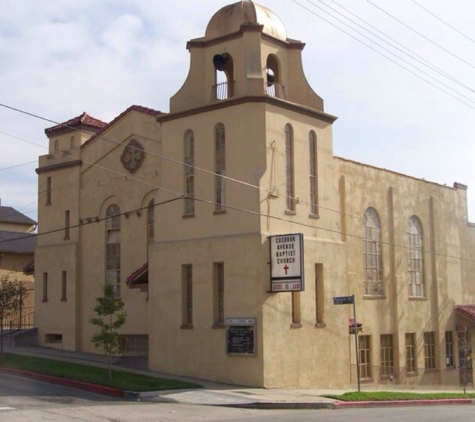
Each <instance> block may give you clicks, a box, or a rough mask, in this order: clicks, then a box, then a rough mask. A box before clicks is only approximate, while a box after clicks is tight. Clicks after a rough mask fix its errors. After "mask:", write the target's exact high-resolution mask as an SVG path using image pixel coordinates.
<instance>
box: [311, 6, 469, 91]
mask: <svg viewBox="0 0 475 422" xmlns="http://www.w3.org/2000/svg"><path fill="white" fill-rule="evenodd" d="M307 1H308V2H309V3H312V2H311V1H309V0H307ZM318 1H319V2H320V3H322V4H324V5H325V6H326V7H328V8H330V9H331V10H333V11H335V12H336V13H338V14H339V15H341V16H343V17H344V18H345V19H348V20H349V21H350V22H352V23H354V24H355V25H358V26H359V27H360V28H362V29H363V30H365V31H367V32H369V33H370V34H372V35H373V36H375V37H377V38H378V39H380V40H381V41H383V42H385V43H387V44H389V45H390V46H391V47H393V48H395V49H397V50H398V51H401V52H402V53H404V54H406V55H407V56H409V57H410V58H411V59H413V60H415V61H417V62H419V63H421V64H422V65H424V66H426V67H427V68H429V69H431V70H432V71H435V72H437V73H438V74H439V75H441V76H444V77H446V78H448V79H450V80H451V81H452V82H454V83H456V84H458V85H460V86H461V87H463V88H466V89H468V90H469V91H471V92H473V93H475V89H473V88H471V87H469V86H467V85H466V84H464V83H463V82H461V81H460V80H458V79H456V78H454V77H453V76H451V75H450V74H448V73H447V72H445V71H443V70H442V69H441V68H439V67H437V66H435V65H434V64H433V63H431V62H429V61H428V60H426V59H424V57H422V56H421V55H419V54H417V53H416V52H414V51H412V50H411V49H409V48H407V47H406V46H405V45H403V44H401V43H400V42H399V41H397V40H396V39H394V38H392V37H390V36H389V35H387V34H386V33H384V32H382V31H381V30H379V29H378V28H376V27H375V26H374V25H372V24H371V23H369V22H368V21H366V20H365V19H363V18H361V17H360V16H358V15H356V14H354V13H353V12H351V10H348V9H347V8H345V7H344V6H342V5H341V4H340V3H338V2H336V1H335V0H330V1H331V2H332V3H334V4H336V5H337V6H338V7H340V8H341V9H343V10H344V11H345V12H347V13H349V14H350V15H351V16H354V17H355V18H357V19H359V20H360V21H362V22H364V23H365V24H366V25H368V26H369V27H370V28H372V29H374V30H375V31H377V32H378V33H380V34H381V35H383V36H384V37H386V38H388V39H389V40H391V41H392V42H393V43H395V44H397V45H398V46H400V47H401V48H402V49H404V50H406V51H404V50H401V48H398V47H397V46H394V45H393V44H391V43H390V42H388V41H386V40H385V39H383V38H381V37H380V36H378V35H377V34H375V33H374V32H372V31H370V30H368V29H367V28H365V27H364V26H362V25H360V24H358V23H357V22H355V21H353V20H352V19H349V18H348V17H347V16H345V15H344V14H342V13H340V12H338V11H337V10H336V9H334V8H332V7H330V6H328V5H327V4H326V3H324V2H323V1H322V0H318ZM312 4H313V3H312ZM327 13H328V12H327ZM407 52H409V53H410V54H409V53H407Z"/></svg>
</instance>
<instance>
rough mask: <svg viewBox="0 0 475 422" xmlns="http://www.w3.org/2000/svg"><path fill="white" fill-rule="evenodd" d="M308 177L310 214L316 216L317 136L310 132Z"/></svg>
mask: <svg viewBox="0 0 475 422" xmlns="http://www.w3.org/2000/svg"><path fill="white" fill-rule="evenodd" d="M308 145H309V154H308V156H309V159H310V162H309V177H310V214H311V215H318V174H317V135H315V132H314V131H313V130H312V131H310V132H309V134H308Z"/></svg>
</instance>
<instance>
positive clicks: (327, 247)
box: [36, 28, 475, 388]
mask: <svg viewBox="0 0 475 422" xmlns="http://www.w3.org/2000/svg"><path fill="white" fill-rule="evenodd" d="M189 48H190V55H191V67H190V74H189V75H188V78H187V80H186V81H185V83H184V85H183V87H182V88H181V89H180V90H179V91H178V92H177V94H176V95H175V96H173V97H172V99H171V101H170V108H171V114H169V115H158V117H157V118H155V116H153V115H151V114H149V113H147V112H140V111H137V110H131V111H129V112H127V113H125V114H124V115H122V116H121V117H120V118H118V119H116V120H115V121H114V123H113V124H111V125H110V126H109V127H108V128H107V129H106V130H105V131H103V132H102V133H101V135H100V137H98V138H96V139H94V140H93V141H92V142H89V143H87V144H84V137H81V143H82V144H83V147H82V148H81V149H80V150H78V151H77V154H80V155H77V156H74V157H68V156H66V155H61V154H50V155H48V156H43V157H40V171H39V221H40V233H46V232H50V231H54V230H57V229H58V227H59V228H61V225H62V224H64V211H65V210H70V213H71V214H70V215H71V225H75V224H79V227H78V228H74V229H73V228H71V234H70V238H69V239H64V232H63V231H55V232H53V233H51V234H48V235H45V236H40V237H39V240H38V250H37V258H36V276H37V278H38V279H41V275H42V274H43V273H44V272H48V277H49V290H50V291H49V292H48V302H43V301H42V300H41V298H39V297H38V296H40V295H37V306H38V312H39V314H40V319H39V333H40V336H39V338H40V342H41V343H42V344H44V339H45V335H46V334H62V335H63V342H62V344H61V345H60V347H65V348H71V349H76V350H84V351H90V352H93V351H96V350H95V348H94V346H93V345H92V344H91V342H90V338H91V336H92V334H93V332H94V330H93V328H92V327H91V325H90V324H89V322H88V320H89V318H90V316H91V313H92V307H93V306H94V303H95V298H96V297H97V296H99V295H100V294H101V289H102V286H103V284H104V281H105V268H106V263H105V242H106V238H105V236H106V229H105V224H106V223H105V221H104V217H105V212H106V209H107V207H108V206H109V205H111V204H116V205H118V206H119V207H120V210H121V212H123V213H125V214H124V215H122V216H121V217H120V221H121V297H122V299H123V300H124V302H125V304H126V311H127V324H126V325H125V327H124V328H123V330H122V332H123V333H124V334H142V335H148V337H149V364H150V367H151V368H152V369H154V370H159V371H163V372H168V373H171V374H179V375H187V376H193V377H197V378H205V379H212V380H217V381H222V382H228V383H235V384H241V385H252V386H261V387H308V388H310V387H321V388H331V387H347V386H349V385H350V384H351V383H353V384H354V383H355V378H354V372H355V356H354V343H353V340H354V337H353V336H350V335H349V333H348V319H349V318H351V317H352V316H353V314H352V307H351V306H335V305H334V304H333V297H335V296H346V295H352V294H354V295H355V297H356V309H357V320H358V321H359V322H362V323H363V334H364V335H369V336H371V364H372V365H373V379H371V380H368V382H380V381H381V382H385V380H382V379H380V378H379V365H380V336H381V335H382V334H393V335H394V355H395V366H397V367H398V368H399V369H398V372H397V374H396V376H397V377H396V382H408V383H422V382H433V380H434V377H435V378H436V382H437V383H449V382H452V383H454V382H456V380H457V373H456V372H455V371H445V369H446V367H445V363H444V362H445V348H444V335H445V332H446V331H453V332H454V333H455V331H456V328H457V324H459V323H460V320H459V319H457V318H456V317H455V314H454V306H455V305H457V304H473V303H475V302H474V301H475V287H474V285H473V283H471V282H470V280H471V279H472V278H473V276H474V275H475V265H474V264H473V262H472V259H471V254H472V252H473V250H474V247H475V230H474V227H473V226H468V225H467V209H466V191H465V189H464V188H463V187H462V186H459V185H457V187H456V188H451V187H446V186H441V185H437V184H434V183H429V182H426V181H424V180H420V179H415V178H412V177H408V176H405V175H401V174H397V173H394V172H390V171H387V170H383V169H378V168H375V167H371V166H368V165H364V164H360V163H355V162H351V161H348V160H344V159H340V158H334V157H333V145H332V142H333V141H332V123H333V122H334V120H335V118H334V117H333V116H330V115H327V114H325V113H323V111H322V110H323V101H322V99H321V98H320V97H318V96H317V95H316V94H315V93H314V92H313V91H312V90H311V89H310V88H309V87H308V83H307V81H306V79H305V76H304V73H303V69H302V61H301V49H302V48H303V45H301V44H299V43H296V42H293V41H288V42H283V41H282V40H279V41H278V40H272V39H271V38H269V37H267V36H266V37H263V36H262V34H261V33H260V30H256V28H254V29H252V30H251V29H249V28H247V29H243V31H242V32H241V33H236V34H234V35H232V36H228V37H223V38H222V39H216V40H211V41H210V40H203V39H201V40H192V41H191V42H190V44H189ZM223 52H227V53H229V54H231V55H232V58H233V63H234V70H233V78H234V83H235V84H234V96H230V97H229V98H227V99H224V100H220V101H216V100H215V99H214V98H213V96H212V86H213V85H214V84H215V82H216V80H215V77H216V74H215V69H214V67H213V64H212V58H213V56H214V55H215V54H220V53H223ZM270 54H272V55H274V56H275V57H276V60H277V62H278V63H279V66H280V69H279V70H280V73H279V76H280V78H281V79H280V83H282V84H283V85H284V86H285V88H286V91H285V92H286V97H285V98H283V99H278V98H270V97H268V96H267V95H266V94H265V89H264V82H265V78H266V76H265V74H266V69H265V68H266V61H267V57H268V56H269V55H270ZM218 123H221V124H223V125H224V127H225V131H226V176H227V179H226V181H225V184H226V199H225V205H226V210H225V212H215V204H214V201H215V178H216V176H215V175H214V174H213V173H214V171H215V155H214V154H215V144H214V143H215V128H216V125H217V124H218ZM286 124H290V125H291V126H292V128H293V134H294V138H293V139H294V154H293V158H294V175H293V179H294V185H295V197H296V206H295V211H292V212H288V210H286V198H285V195H286V171H285V169H286V152H285V126H286ZM187 130H192V131H193V134H194V145H195V149H194V151H195V156H194V165H195V168H194V176H195V185H194V190H195V196H196V200H195V213H194V215H186V216H184V212H185V210H184V200H183V193H184V166H183V161H184V135H185V132H186V131H187ZM310 131H313V132H315V134H316V138H317V154H316V155H317V173H318V174H317V183H318V213H317V214H312V215H311V213H310V203H309V202H310V181H309V138H308V137H309V132H310ZM70 136H71V134H68V133H64V134H62V135H61V136H60V138H59V140H60V142H61V143H62V144H65V145H66V146H67V142H69V141H70ZM81 136H82V135H81ZM55 139H56V136H51V138H50V143H51V144H52V145H54V144H53V142H54V140H55ZM131 139H136V140H138V141H139V142H140V143H141V144H142V145H143V146H144V149H145V151H146V152H147V154H146V158H145V161H144V163H143V165H142V166H141V167H140V169H139V170H138V171H137V172H135V173H130V172H129V171H128V170H126V169H125V168H124V167H123V166H122V163H121V161H120V156H121V154H122V152H123V150H124V148H125V147H126V145H127V144H128V142H129V141H130V140H131ZM50 148H51V145H50ZM61 148H63V146H60V149H61ZM74 158H80V160H81V161H80V162H78V163H76V164H75V165H72V166H67V163H68V162H69V163H71V160H73V159H74ZM55 165H61V166H60V167H58V166H56V167H54V166H55ZM51 166H52V167H51ZM41 169H42V170H41ZM47 177H52V178H53V179H52V180H53V203H52V205H46V204H45V201H44V192H45V189H46V180H47ZM151 199H154V201H155V205H156V207H155V237H154V239H153V241H152V242H150V243H148V241H147V211H146V209H143V208H144V207H146V206H147V204H148V203H149V201H150V200H151ZM368 207H373V208H374V209H375V210H376V211H377V213H378V215H379V218H380V222H381V233H382V259H383V287H384V289H383V290H384V291H383V295H381V296H371V297H370V296H365V295H364V294H363V291H364V290H363V262H362V260H363V249H362V237H361V235H362V231H361V227H362V219H363V214H364V211H365V210H366V209H367V208H368ZM412 215H417V216H418V217H419V218H420V220H421V222H422V226H423V233H424V278H425V292H426V294H425V296H424V297H422V298H417V299H414V298H409V294H408V270H407V268H408V262H407V260H408V257H407V221H408V219H409V218H410V217H411V216H412ZM289 233H302V234H303V236H304V257H303V258H304V278H305V289H304V291H302V292H300V293H290V292H285V293H269V289H270V268H269V261H270V257H269V240H268V237H269V236H272V235H277V234H289ZM146 262H148V265H149V271H148V280H149V283H148V290H149V291H148V296H147V293H146V292H142V291H140V289H129V288H128V287H127V286H126V284H125V280H126V278H127V277H128V276H129V275H130V274H131V273H133V272H134V270H136V269H137V268H139V267H141V266H142V265H143V264H144V263H146ZM218 262H220V263H221V262H222V263H223V264H224V279H225V283H224V310H225V317H226V318H229V317H234V318H255V320H256V348H255V350H256V353H255V355H254V356H246V357H243V356H229V355H227V354H226V343H225V341H226V331H225V327H222V326H220V327H216V326H213V323H214V319H213V315H214V314H213V306H214V299H213V289H214V287H213V264H214V263H218ZM190 264H191V265H192V266H193V325H192V327H190V326H186V327H182V322H183V320H182V313H183V307H184V306H185V305H184V300H183V287H182V266H183V265H190ZM317 266H318V274H317V270H316V268H317ZM61 271H68V283H69V281H70V278H69V273H70V272H71V299H70V293H69V292H70V291H69V284H68V304H66V303H61V302H60V301H58V292H59V290H58V286H59V282H58V280H59V279H58V277H60V275H61ZM317 279H318V280H317ZM317 283H323V288H322V287H319V289H317V288H316V284H317ZM319 286H320V284H319ZM320 290H321V291H320ZM38 291H39V292H41V288H39V290H38ZM320 294H323V298H321V297H320ZM292 298H294V301H293V302H292ZM70 300H71V302H70ZM70 303H71V305H69V304H70ZM292 303H293V305H292ZM317 303H318V307H319V309H320V310H321V307H322V306H323V309H324V312H323V321H317V315H316V314H317V311H316V309H317ZM293 315H294V317H293ZM58 316H60V317H58ZM63 316H64V318H63ZM295 319H297V320H298V321H296V320H295ZM71 325H72V326H73V327H71ZM426 331H433V332H435V333H436V341H437V346H436V362H437V368H438V371H435V372H432V373H427V372H426V371H424V370H422V368H423V366H424V350H423V341H422V338H423V333H424V332H426ZM408 332H411V333H412V332H413V333H416V338H417V353H418V355H417V360H418V366H419V367H420V368H421V370H420V371H419V372H418V375H417V376H415V377H412V378H411V379H407V378H405V375H404V372H403V368H404V365H405V348H404V341H405V333H408ZM454 338H456V337H454ZM57 346H58V347H59V345H57ZM456 350H457V349H456V348H455V355H456V354H457V352H456ZM456 359H457V358H456ZM434 374H435V375H434Z"/></svg>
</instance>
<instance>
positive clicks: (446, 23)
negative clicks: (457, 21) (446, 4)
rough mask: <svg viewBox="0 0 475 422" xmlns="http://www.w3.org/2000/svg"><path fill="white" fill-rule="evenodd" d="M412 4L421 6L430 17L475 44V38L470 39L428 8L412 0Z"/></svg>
mask: <svg viewBox="0 0 475 422" xmlns="http://www.w3.org/2000/svg"><path fill="white" fill-rule="evenodd" d="M412 2H413V3H414V4H415V5H417V6H419V7H420V8H421V9H423V10H425V11H426V12H427V13H429V15H432V16H433V17H434V18H436V19H438V20H439V21H441V22H442V23H443V24H445V25H447V26H448V27H449V28H451V29H453V30H454V31H455V32H458V33H459V34H460V35H462V36H463V37H465V38H466V39H467V40H469V41H471V42H473V43H474V44H475V40H474V39H473V38H470V37H469V36H468V35H466V34H464V33H463V32H462V31H459V30H458V29H457V28H456V27H455V26H453V25H451V24H450V23H448V22H446V21H444V20H443V19H442V18H441V17H440V16H437V15H436V14H435V13H433V12H431V11H430V10H429V9H427V8H426V7H424V6H422V4H419V3H418V2H417V1H415V0H412Z"/></svg>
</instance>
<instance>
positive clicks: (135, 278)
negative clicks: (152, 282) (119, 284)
mask: <svg viewBox="0 0 475 422" xmlns="http://www.w3.org/2000/svg"><path fill="white" fill-rule="evenodd" d="M147 273H148V262H146V263H145V264H143V265H142V266H141V267H139V268H137V269H136V270H135V271H134V272H133V273H132V274H130V275H129V276H128V277H127V280H126V281H125V282H126V284H127V285H128V286H131V285H134V284H136V283H140V282H141V281H142V280H140V277H141V276H143V275H145V274H147Z"/></svg>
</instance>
